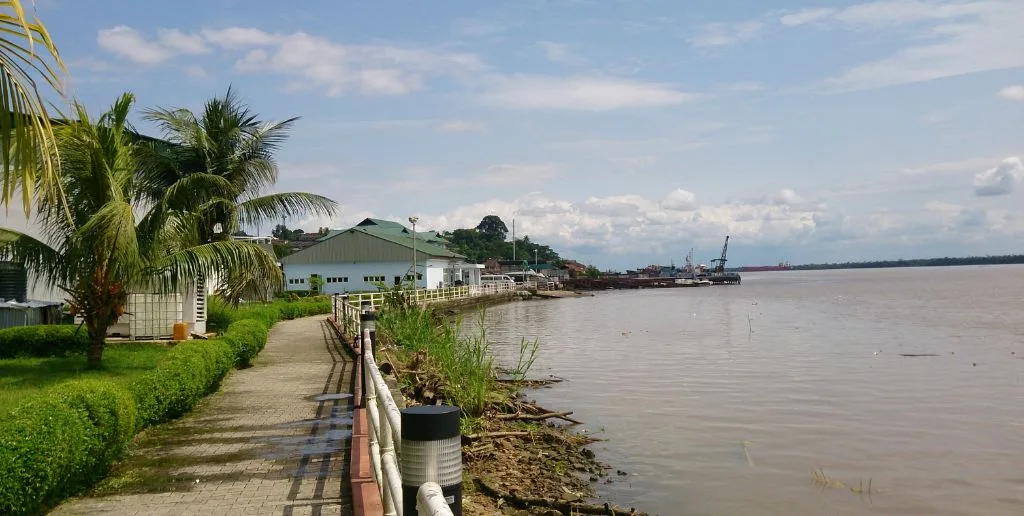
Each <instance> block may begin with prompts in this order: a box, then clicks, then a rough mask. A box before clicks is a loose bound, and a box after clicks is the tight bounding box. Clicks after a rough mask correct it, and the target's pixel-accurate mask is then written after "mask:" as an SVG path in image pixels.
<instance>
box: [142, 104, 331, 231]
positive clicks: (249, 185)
mask: <svg viewBox="0 0 1024 516" xmlns="http://www.w3.org/2000/svg"><path fill="white" fill-rule="evenodd" d="M145 118H146V120H149V121H151V122H155V123H156V124H157V125H158V126H159V127H160V129H161V130H162V132H163V136H164V138H165V140H166V141H167V143H168V144H163V143H157V142H154V143H152V144H149V145H148V146H146V147H145V148H144V149H143V151H144V154H143V157H142V162H143V169H142V174H141V181H142V183H143V185H144V186H143V189H142V192H143V194H144V198H145V200H147V201H149V202H157V201H158V200H160V199H166V198H167V197H168V194H171V196H172V197H174V199H173V200H172V205H173V206H174V207H175V208H177V209H181V210H190V211H194V212H196V213H198V214H199V215H200V218H201V219H202V224H201V228H200V237H201V239H202V241H204V242H210V241H216V240H227V239H230V235H231V234H232V233H234V232H235V231H237V230H238V229H239V228H240V226H242V225H246V226H256V225H264V224H266V225H267V226H269V225H270V224H272V223H273V222H276V221H278V220H280V219H281V218H282V217H292V216H297V215H327V216H330V215H333V214H334V211H335V208H336V206H337V205H336V203H335V202H334V201H332V200H331V199H328V198H327V197H324V196H322V195H316V194H311V193H305V192H286V193H270V194H268V193H267V192H268V191H269V190H270V189H271V188H272V187H273V186H274V184H275V183H276V182H277V176H278V168H277V163H276V162H275V159H274V153H275V152H276V151H277V150H278V148H279V147H280V145H281V143H283V142H284V140H285V139H286V138H287V137H288V131H289V129H291V126H292V125H293V124H294V123H295V121H296V120H298V118H289V119H287V120H284V121H280V122H262V121H260V120H259V119H258V118H257V116H256V115H255V114H254V113H252V112H251V111H250V110H249V108H248V107H246V106H245V105H244V104H243V103H242V102H241V101H240V100H239V99H238V97H237V95H236V94H235V92H234V91H233V90H232V89H231V88H230V87H229V88H228V91H227V93H226V94H225V95H224V96H223V97H220V98H213V99H210V100H209V101H208V102H207V103H206V106H205V108H204V110H203V113H202V115H201V116H198V117H197V116H196V115H195V114H194V113H192V112H191V111H189V110H187V109H159V108H158V109H151V110H148V111H146V112H145Z"/></svg>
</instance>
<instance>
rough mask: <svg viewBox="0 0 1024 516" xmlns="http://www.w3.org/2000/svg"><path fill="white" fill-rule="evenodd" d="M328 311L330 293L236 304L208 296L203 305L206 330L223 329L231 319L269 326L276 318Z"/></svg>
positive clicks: (287, 318) (280, 319) (225, 328)
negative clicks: (206, 301)
mask: <svg viewBox="0 0 1024 516" xmlns="http://www.w3.org/2000/svg"><path fill="white" fill-rule="evenodd" d="M329 313H331V296H312V297H307V298H303V299H300V300H298V301H292V302H286V301H274V302H271V303H250V304H244V305H239V306H238V307H237V308H233V307H231V306H229V305H228V304H227V303H225V302H224V301H223V300H221V299H220V298H218V297H212V298H210V301H209V304H208V305H207V316H206V327H207V328H208V329H209V330H210V331H219V332H223V331H225V330H227V328H228V327H229V326H231V323H233V322H235V321H241V320H244V319H256V320H258V321H261V322H263V323H264V324H265V325H266V326H267V327H268V328H269V327H271V326H273V325H274V323H276V322H278V321H282V320H289V319H297V318H299V317H309V316H311V315H322V314H329Z"/></svg>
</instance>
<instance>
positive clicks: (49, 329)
mask: <svg viewBox="0 0 1024 516" xmlns="http://www.w3.org/2000/svg"><path fill="white" fill-rule="evenodd" d="M88 347H89V333H88V332H87V331H86V330H85V327H84V326H83V327H81V328H79V327H78V326H75V325H70V324H44V325H40V326H19V327H17V328H7V329H3V330H0V358H16V357H59V356H64V355H67V354H69V353H81V352H84V351H85V350H86V349H88Z"/></svg>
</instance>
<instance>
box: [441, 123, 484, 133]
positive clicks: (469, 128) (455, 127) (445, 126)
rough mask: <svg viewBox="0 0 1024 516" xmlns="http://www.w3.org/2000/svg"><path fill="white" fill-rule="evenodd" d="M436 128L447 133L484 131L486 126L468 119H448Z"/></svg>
mask: <svg viewBox="0 0 1024 516" xmlns="http://www.w3.org/2000/svg"><path fill="white" fill-rule="evenodd" d="M438 129H440V130H442V131H445V132H449V133H466V132H482V131H486V130H487V126H486V125H484V124H482V123H480V122H470V121H468V120H449V121H447V122H443V123H442V124H441V125H440V126H438Z"/></svg>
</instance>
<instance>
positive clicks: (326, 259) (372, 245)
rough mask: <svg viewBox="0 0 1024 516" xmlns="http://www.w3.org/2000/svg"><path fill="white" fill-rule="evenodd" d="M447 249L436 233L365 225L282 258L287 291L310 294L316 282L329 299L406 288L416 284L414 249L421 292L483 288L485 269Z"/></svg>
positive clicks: (388, 223) (391, 225)
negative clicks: (380, 285) (412, 282)
mask: <svg viewBox="0 0 1024 516" xmlns="http://www.w3.org/2000/svg"><path fill="white" fill-rule="evenodd" d="M444 244H445V242H444V240H443V239H441V238H440V237H439V236H438V235H437V233H435V232H432V231H427V232H417V233H416V235H415V238H414V236H413V233H412V231H410V230H409V229H407V228H406V227H405V226H403V225H401V224H399V223H397V222H391V221H387V220H379V219H366V220H364V221H362V222H360V223H359V224H357V225H356V226H354V227H352V228H350V229H347V230H344V231H338V232H332V233H330V234H328V235H327V237H325V238H323V239H321V240H320V241H319V242H317V243H316V245H313V246H312V247H309V248H307V249H303V250H301V251H299V252H297V253H295V254H292V255H289V256H286V257H284V258H282V259H281V264H282V265H283V267H284V276H285V289H286V290H309V289H310V286H311V282H312V281H313V280H312V278H314V277H319V278H320V279H322V280H323V288H322V292H323V293H325V294H340V293H344V292H355V291H376V290H377V284H378V283H384V284H385V285H387V286H394V285H401V284H407V283H408V282H409V280H411V279H412V267H413V247H414V246H415V249H416V257H415V262H416V286H417V287H418V288H428V289H434V288H440V287H442V286H444V287H448V286H455V285H457V284H463V285H479V284H480V275H481V272H482V271H483V268H484V266H483V265H482V264H474V263H468V262H467V261H466V257H464V256H462V255H460V254H458V253H455V252H452V251H450V250H448V249H446V248H445V247H444Z"/></svg>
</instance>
